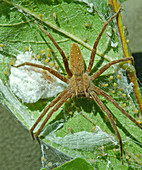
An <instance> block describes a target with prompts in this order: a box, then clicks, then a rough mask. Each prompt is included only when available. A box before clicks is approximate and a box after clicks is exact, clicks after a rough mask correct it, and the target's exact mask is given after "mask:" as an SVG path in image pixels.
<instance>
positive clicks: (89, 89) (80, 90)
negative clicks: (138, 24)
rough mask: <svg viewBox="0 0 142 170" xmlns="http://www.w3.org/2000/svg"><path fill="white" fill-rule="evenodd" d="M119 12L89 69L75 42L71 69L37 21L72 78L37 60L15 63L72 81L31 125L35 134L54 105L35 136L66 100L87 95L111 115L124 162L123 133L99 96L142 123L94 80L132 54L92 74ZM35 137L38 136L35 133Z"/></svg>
mask: <svg viewBox="0 0 142 170" xmlns="http://www.w3.org/2000/svg"><path fill="white" fill-rule="evenodd" d="M118 13H119V11H118V12H117V13H116V14H114V15H113V16H112V17H111V18H110V19H109V20H108V21H107V22H106V23H105V24H104V26H103V28H102V30H101V31H100V33H99V35H98V37H97V39H96V41H95V43H94V46H93V49H92V52H91V56H90V61H89V65H88V68H87V69H86V70H84V61H83V56H82V54H81V51H80V49H79V47H78V44H76V43H73V44H72V47H71V53H70V58H69V61H70V68H69V64H68V61H67V58H66V56H65V54H64V52H63V51H62V49H61V48H60V47H59V46H58V44H57V43H56V41H55V40H54V39H53V37H52V36H51V34H50V33H49V32H47V31H45V30H44V29H43V28H42V27H41V26H40V25H39V24H38V23H37V22H35V23H36V24H37V25H38V26H39V28H40V29H41V30H42V31H43V32H44V33H45V34H46V35H47V36H48V37H49V38H50V40H51V41H52V42H53V44H54V45H55V46H56V48H57V49H58V50H59V52H60V54H61V56H62V58H63V63H64V66H65V70H66V72H67V75H68V76H69V77H70V79H67V78H66V77H64V76H63V75H61V74H60V73H58V72H57V71H55V70H53V69H51V68H49V67H47V66H44V65H39V64H34V63H29V62H25V63H22V64H20V65H18V66H14V67H21V66H24V65H30V66H33V67H38V68H42V69H44V70H47V71H49V72H50V73H51V74H53V75H54V76H56V77H57V78H59V79H60V80H62V81H63V82H65V83H67V84H68V87H67V88H66V89H65V90H63V91H62V92H61V93H60V94H59V95H58V96H57V97H56V98H55V99H54V100H53V101H52V102H51V103H50V104H49V105H48V106H46V107H45V109H44V110H43V112H42V114H41V115H40V117H39V118H38V119H37V121H36V122H35V124H34V125H33V126H32V128H31V134H32V136H33V131H34V129H35V127H36V126H37V124H38V123H39V121H40V120H41V119H42V118H43V117H44V115H45V114H46V113H47V112H48V111H49V109H50V108H52V107H53V108H52V109H51V110H50V111H49V112H48V114H47V116H46V118H45V119H44V121H43V123H42V124H41V126H40V128H39V129H38V131H37V132H36V134H35V136H36V138H37V139H38V135H39V134H40V132H41V131H42V129H43V127H44V126H45V124H46V123H47V121H48V120H49V118H50V117H51V116H52V114H53V113H54V112H55V111H56V110H58V109H59V108H60V107H61V106H62V105H63V103H65V102H66V101H67V99H68V98H74V97H75V96H77V97H82V96H83V97H87V98H92V99H93V100H94V101H95V102H96V103H97V104H98V106H99V107H100V108H101V109H102V111H103V112H105V113H106V114H107V116H108V117H109V120H110V122H111V124H112V127H113V128H114V131H115V133H116V135H117V137H118V139H119V143H120V152H121V159H122V163H123V158H122V139H121V136H120V134H119V131H118V129H117V126H116V124H115V122H114V120H113V117H112V115H111V113H110V111H109V110H108V109H107V108H106V106H105V105H104V104H103V102H102V101H101V100H100V98H99V97H98V95H101V96H103V97H104V98H105V99H107V100H108V101H110V102H112V103H113V104H114V106H115V107H116V108H117V109H119V110H120V111H121V112H122V113H123V114H124V115H126V116H127V117H128V118H129V119H130V120H131V121H133V122H134V123H135V124H136V125H137V126H138V127H139V128H141V129H142V126H141V125H140V124H139V123H138V122H137V121H136V120H135V119H134V118H133V117H132V116H130V115H129V114H128V113H127V112H126V111H125V110H124V109H123V108H122V107H121V106H119V104H118V103H117V102H116V101H115V100H114V99H113V98H112V97H111V96H109V95H108V94H107V93H105V92H104V91H103V90H102V89H100V88H99V87H97V86H95V85H94V84H93V82H92V81H93V80H94V79H96V78H97V77H99V76H100V75H101V74H102V73H103V72H104V71H105V70H107V69H108V68H109V67H110V66H111V65H113V64H116V63H119V62H124V61H128V60H133V58H132V57H129V58H123V59H118V60H114V61H111V62H109V63H108V64H106V65H104V66H103V67H101V68H100V69H99V70H98V71H97V72H95V73H94V74H93V75H90V72H91V69H92V66H93V63H94V58H95V54H96V48H97V45H98V43H99V40H100V38H101V36H102V34H103V32H104V30H105V29H106V27H107V25H108V23H109V22H110V21H111V20H112V19H113V18H114V17H116V16H117V14H118ZM33 138H34V136H33Z"/></svg>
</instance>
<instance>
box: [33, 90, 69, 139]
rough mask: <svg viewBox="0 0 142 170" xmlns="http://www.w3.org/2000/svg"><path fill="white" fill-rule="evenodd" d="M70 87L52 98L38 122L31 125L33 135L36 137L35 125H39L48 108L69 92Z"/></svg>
mask: <svg viewBox="0 0 142 170" xmlns="http://www.w3.org/2000/svg"><path fill="white" fill-rule="evenodd" d="M69 89H70V87H67V88H66V89H65V90H64V91H62V92H61V93H60V94H59V95H58V96H57V97H56V98H55V99H54V100H52V102H51V103H50V104H49V105H48V106H46V107H45V109H44V110H43V112H42V114H41V115H40V116H39V117H38V119H37V120H36V122H35V123H34V125H33V126H32V127H31V130H30V131H31V135H32V137H33V139H34V135H33V131H34V129H35V127H36V126H37V124H38V123H39V122H40V120H41V119H42V118H43V117H44V115H45V114H46V113H47V112H48V110H49V109H50V108H51V107H53V106H54V105H55V104H56V103H57V102H58V101H59V100H60V99H61V98H62V97H64V95H65V94H66V93H67V92H68V90H69Z"/></svg>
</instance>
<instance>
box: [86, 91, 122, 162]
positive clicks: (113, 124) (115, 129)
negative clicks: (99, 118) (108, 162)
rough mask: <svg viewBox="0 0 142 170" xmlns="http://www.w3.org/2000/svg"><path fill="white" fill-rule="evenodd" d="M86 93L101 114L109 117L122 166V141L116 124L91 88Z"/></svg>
mask: <svg viewBox="0 0 142 170" xmlns="http://www.w3.org/2000/svg"><path fill="white" fill-rule="evenodd" d="M88 92H89V94H90V95H91V96H92V98H93V99H94V101H95V102H96V103H97V104H98V106H99V107H100V108H101V109H102V111H103V112H105V113H106V114H107V116H108V117H109V119H110V122H111V124H112V126H113V128H114V131H115V133H116V135H117V137H118V140H119V144H120V156H121V160H122V164H123V157H122V153H123V148H122V139H121V136H120V133H119V131H118V129H117V127H116V124H115V122H114V120H113V117H112V115H111V113H110V112H109V110H108V109H107V108H106V106H105V105H104V104H103V102H102V101H101V100H100V98H99V97H98V96H97V94H96V93H95V92H94V91H92V89H91V88H89V89H88Z"/></svg>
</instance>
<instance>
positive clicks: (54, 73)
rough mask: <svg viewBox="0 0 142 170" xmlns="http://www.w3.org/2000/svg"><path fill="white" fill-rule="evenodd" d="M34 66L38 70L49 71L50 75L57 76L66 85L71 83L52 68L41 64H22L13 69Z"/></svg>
mask: <svg viewBox="0 0 142 170" xmlns="http://www.w3.org/2000/svg"><path fill="white" fill-rule="evenodd" d="M26 65H28V66H33V67H37V68H41V69H43V70H47V71H49V73H51V74H53V75H54V76H56V77H57V78H59V79H60V80H62V81H64V82H65V83H69V80H68V79H67V78H66V77H64V76H63V75H61V74H60V73H58V72H57V71H55V70H53V69H52V68H50V67H47V66H44V65H40V64H35V63H30V62H24V63H22V64H19V65H17V66H12V67H15V68H18V67H21V66H26Z"/></svg>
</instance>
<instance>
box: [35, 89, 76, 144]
mask: <svg viewBox="0 0 142 170" xmlns="http://www.w3.org/2000/svg"><path fill="white" fill-rule="evenodd" d="M72 95H73V94H72V91H71V88H70V90H69V91H68V92H67V93H66V94H65V95H64V96H62V98H60V99H59V100H58V102H57V104H56V105H55V106H54V107H53V109H52V110H51V111H50V112H49V113H48V114H47V116H46V118H45V120H44V121H43V123H42V124H41V126H40V128H39V129H38V131H37V132H36V134H35V137H36V138H37V140H38V142H39V139H38V136H39V134H40V132H41V131H42V129H43V127H44V126H45V124H46V123H47V121H48V120H49V119H50V117H51V116H52V114H53V113H54V112H55V111H57V110H58V109H59V108H60V107H61V106H62V105H63V104H64V103H65V102H66V101H67V99H68V98H70V97H71V96H72Z"/></svg>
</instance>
